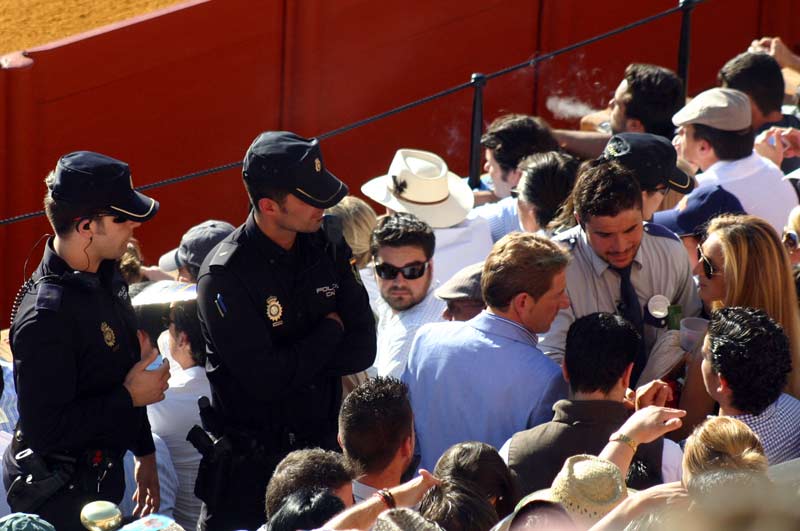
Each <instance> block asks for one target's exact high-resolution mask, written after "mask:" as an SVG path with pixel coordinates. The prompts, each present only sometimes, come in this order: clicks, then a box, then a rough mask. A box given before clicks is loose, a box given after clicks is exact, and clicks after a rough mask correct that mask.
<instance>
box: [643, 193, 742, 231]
mask: <svg viewBox="0 0 800 531" xmlns="http://www.w3.org/2000/svg"><path fill="white" fill-rule="evenodd" d="M722 214H745V211H744V208H743V207H742V203H740V202H739V200H738V199H736V196H735V195H733V194H732V193H730V192H728V191H726V190H725V189H723V188H722V187H721V186H703V187H700V188H698V189H696V190H695V191H693V192H692V193H690V194H688V195H686V196H684V198H683V199H681V201H680V203H678V206H676V207H675V208H674V209H672V210H662V211H661V212H656V213H655V214H653V223H657V224H659V225H663V226H664V227H667V228H668V229H669V230H671V231H672V232H674V233H675V234H677V235H678V236H690V235H693V234H697V233H699V232H703V231H704V230H705V227H706V225H707V224H708V222H709V221H711V220H712V219H714V218H715V217H717V216H720V215H722Z"/></svg>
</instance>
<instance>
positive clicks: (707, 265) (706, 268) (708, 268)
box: [697, 243, 720, 280]
mask: <svg viewBox="0 0 800 531" xmlns="http://www.w3.org/2000/svg"><path fill="white" fill-rule="evenodd" d="M697 261H698V262H700V263H701V264H703V273H704V274H705V275H706V278H707V279H709V280H711V278H712V277H713V276H714V275H719V274H720V272H719V271H716V270H715V269H714V266H713V265H712V264H711V261H710V260H709V259H708V257H707V256H706V255H704V254H703V248H702V247H700V244H699V243H698V244H697Z"/></svg>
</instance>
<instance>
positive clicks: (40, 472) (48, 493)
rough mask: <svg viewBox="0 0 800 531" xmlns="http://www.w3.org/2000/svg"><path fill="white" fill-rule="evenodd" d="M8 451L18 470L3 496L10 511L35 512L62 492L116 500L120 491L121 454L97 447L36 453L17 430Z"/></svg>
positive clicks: (121, 474)
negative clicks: (63, 490) (67, 491)
mask: <svg viewBox="0 0 800 531" xmlns="http://www.w3.org/2000/svg"><path fill="white" fill-rule="evenodd" d="M11 451H12V452H13V461H15V462H16V467H17V469H18V470H19V474H18V475H17V476H16V477H15V478H14V479H13V481H12V482H11V485H10V486H9V488H8V493H7V496H8V504H9V506H10V507H11V509H12V510H13V511H14V512H35V511H37V510H38V509H39V508H40V507H41V506H42V505H44V504H45V503H46V502H47V501H48V500H50V499H51V498H52V497H53V496H55V495H56V494H57V493H59V492H60V491H62V489H70V490H74V489H77V490H78V491H79V492H82V493H85V494H88V495H92V496H96V497H98V498H112V499H117V501H118V499H119V498H120V497H121V496H122V494H123V492H124V488H125V482H124V473H125V469H124V466H123V463H122V457H123V455H124V453H125V452H124V451H119V450H110V449H99V448H97V449H91V450H85V451H81V452H63V453H58V452H50V453H47V454H40V453H38V452H36V451H34V450H33V449H31V448H29V447H27V446H26V445H25V444H24V442H23V441H22V437H21V434H20V432H19V431H18V432H17V433H16V434H15V436H14V439H13V440H12V443H11Z"/></svg>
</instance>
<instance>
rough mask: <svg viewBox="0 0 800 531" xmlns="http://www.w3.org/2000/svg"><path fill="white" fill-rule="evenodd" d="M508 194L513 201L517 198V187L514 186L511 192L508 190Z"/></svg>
mask: <svg viewBox="0 0 800 531" xmlns="http://www.w3.org/2000/svg"><path fill="white" fill-rule="evenodd" d="M508 193H509V195H510V196H511V197H513V198H514V199H516V198H518V197H519V190H517V187H516V186H515V187H514V188H512V189H511V190H509V191H508Z"/></svg>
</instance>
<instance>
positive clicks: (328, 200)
mask: <svg viewBox="0 0 800 531" xmlns="http://www.w3.org/2000/svg"><path fill="white" fill-rule="evenodd" d="M242 177H243V178H244V180H245V182H246V183H250V184H257V183H258V184H264V185H267V186H274V187H275V188H283V189H285V190H287V191H288V192H289V193H291V194H292V195H294V196H295V197H297V198H298V199H300V200H301V201H303V202H304V203H308V204H309V205H311V206H314V207H317V208H330V207H332V206H333V205H335V204H336V203H338V202H339V201H341V200H342V198H343V197H344V196H346V195H347V192H348V189H347V185H346V184H344V183H343V182H342V181H340V180H339V179H337V178H336V176H334V175H333V174H332V173H331V172H329V171H328V170H327V168H325V164H324V163H323V161H322V152H321V151H320V148H319V141H318V140H317V139H316V138H312V139H308V138H303V137H301V136H298V135H296V134H294V133H290V132H288V131H267V132H265V133H261V134H260V135H258V136H257V137H256V139H255V140H254V141H253V143H252V144H251V145H250V147H249V148H248V149H247V153H246V154H245V156H244V163H243V168H242Z"/></svg>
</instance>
